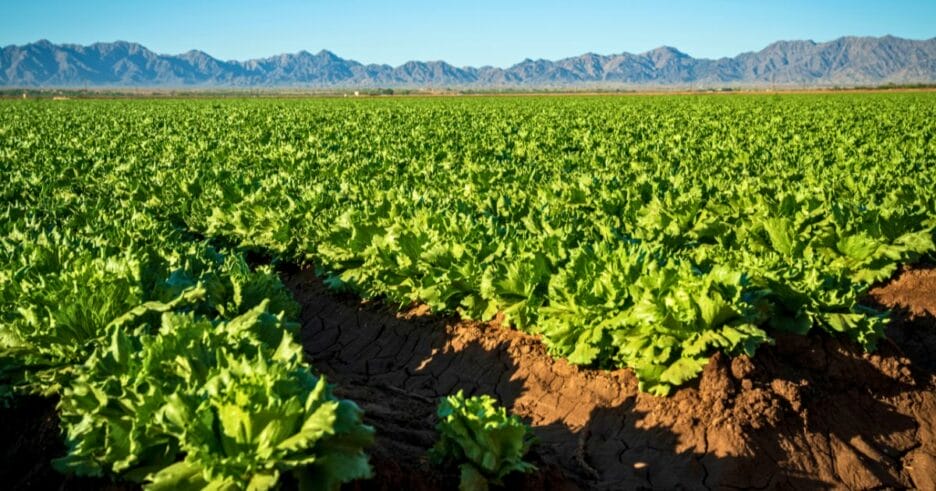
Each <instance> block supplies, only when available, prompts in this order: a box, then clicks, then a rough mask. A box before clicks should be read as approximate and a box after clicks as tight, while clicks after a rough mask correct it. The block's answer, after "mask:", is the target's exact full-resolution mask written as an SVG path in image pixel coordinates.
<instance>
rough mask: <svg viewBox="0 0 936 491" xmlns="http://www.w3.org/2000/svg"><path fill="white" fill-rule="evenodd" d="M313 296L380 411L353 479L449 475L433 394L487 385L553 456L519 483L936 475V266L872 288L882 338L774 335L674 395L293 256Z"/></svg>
mask: <svg viewBox="0 0 936 491" xmlns="http://www.w3.org/2000/svg"><path fill="white" fill-rule="evenodd" d="M283 277H284V281H285V282H286V283H287V285H288V286H289V287H290V289H291V290H292V291H293V293H294V295H295V296H296V298H297V299H298V300H299V301H300V303H301V304H302V306H303V313H302V322H303V329H302V331H301V332H302V333H303V334H302V335H303V344H304V346H305V348H306V351H307V353H308V356H309V357H310V359H311V361H312V363H313V364H314V366H315V367H316V368H317V369H318V370H320V371H321V372H322V373H324V374H325V375H326V377H327V378H328V379H329V380H330V381H331V382H333V383H335V384H337V388H336V392H337V394H338V395H340V396H341V397H346V398H350V399H353V400H354V401H356V402H358V404H359V405H361V406H362V408H363V409H364V410H365V419H366V420H367V422H368V423H369V424H371V425H373V426H374V427H376V428H377V432H378V433H377V435H378V436H377V442H376V444H375V446H374V447H373V448H372V449H371V455H372V462H373V463H374V466H375V472H376V477H375V478H374V479H372V480H370V481H365V482H360V483H357V484H355V485H354V486H353V487H354V488H356V489H453V488H454V487H456V486H457V474H456V473H455V472H454V471H452V470H440V469H436V468H433V467H432V466H430V465H429V463H428V462H427V459H426V452H427V450H428V449H429V448H430V447H431V446H432V444H433V442H434V441H435V439H436V433H435V431H434V425H435V416H434V413H435V406H436V404H437V402H438V399H439V398H440V397H441V396H444V395H447V394H451V393H453V392H456V391H458V390H464V391H465V393H466V394H479V393H485V394H491V395H493V396H495V397H496V398H497V399H498V400H499V401H500V402H501V403H502V404H504V405H505V406H507V407H508V408H510V409H511V410H512V411H513V412H514V413H515V414H518V415H520V416H521V417H522V418H523V419H524V420H526V421H527V422H528V423H529V424H530V425H531V426H532V428H533V432H534V433H535V435H536V437H537V438H538V440H539V442H538V444H537V445H536V446H535V447H534V448H535V452H534V454H533V455H532V456H531V460H532V461H533V462H534V463H536V464H537V465H538V466H539V468H540V472H538V473H536V474H532V475H527V476H513V477H512V479H513V480H512V481H511V482H509V483H507V488H508V489H515V488H520V489H523V488H526V489H640V488H643V489H649V488H659V489H679V488H682V489H735V488H743V489H790V488H796V489H802V488H808V489H817V488H819V489H823V488H842V487H847V488H851V489H869V488H898V489H899V488H917V489H936V357H934V356H933V355H932V353H933V352H934V351H936V320H934V319H936V318H934V315H936V269H934V268H925V269H908V270H906V271H904V272H902V274H900V275H899V276H898V277H897V278H896V279H895V280H893V281H891V282H889V283H888V284H886V285H885V286H882V287H879V288H877V289H875V290H873V291H872V292H871V295H870V297H869V299H868V302H869V303H877V304H879V306H882V307H884V308H889V309H893V310H894V318H895V320H894V322H892V324H891V326H890V327H889V333H888V334H889V339H887V340H883V341H882V342H881V343H880V345H879V348H878V350H877V351H876V352H875V353H873V354H866V353H864V352H863V351H862V350H861V348H860V347H858V346H857V345H855V344H853V343H851V342H848V341H845V340H839V339H834V338H832V337H830V336H827V335H824V334H814V335H810V336H805V337H804V336H795V335H789V336H783V335H775V338H776V344H775V345H774V346H765V347H762V348H761V349H760V350H759V351H758V353H757V356H756V357H755V358H754V359H749V358H747V357H740V358H735V359H728V358H727V357H724V356H721V355H715V356H713V357H712V358H711V359H710V361H709V364H708V365H707V367H706V368H705V371H704V372H703V374H702V376H701V378H700V379H699V380H698V381H697V382H696V383H695V384H693V385H691V386H688V387H684V388H682V389H680V390H678V391H675V393H674V394H672V395H671V396H669V397H666V398H662V397H654V396H651V395H648V394H644V393H640V392H639V391H638V390H637V380H636V379H635V378H634V376H633V374H632V373H631V372H630V371H629V370H616V371H599V370H591V369H583V368H578V367H574V366H571V365H569V364H568V363H566V362H565V361H563V360H554V359H552V358H551V357H550V356H549V355H548V354H547V353H546V351H545V349H544V347H543V346H542V344H541V343H540V342H539V341H538V340H537V339H536V338H535V337H534V336H530V335H527V334H524V333H521V332H518V331H514V330H511V329H506V328H503V327H501V326H500V325H499V323H498V322H497V321H496V320H495V321H494V322H492V323H474V322H464V321H459V320H458V319H455V318H451V317H443V316H437V315H432V314H429V313H427V310H426V308H425V307H424V306H422V307H415V308H410V309H408V310H404V311H403V312H400V311H399V309H397V308H396V306H391V305H384V304H381V303H380V302H362V301H360V300H359V299H357V298H356V297H353V296H349V295H346V296H342V295H335V294H333V293H330V292H328V291H327V290H326V289H325V287H324V286H323V285H322V283H321V282H320V281H319V280H318V279H316V278H315V276H314V275H313V274H312V273H311V271H309V270H294V271H286V272H284V273H283Z"/></svg>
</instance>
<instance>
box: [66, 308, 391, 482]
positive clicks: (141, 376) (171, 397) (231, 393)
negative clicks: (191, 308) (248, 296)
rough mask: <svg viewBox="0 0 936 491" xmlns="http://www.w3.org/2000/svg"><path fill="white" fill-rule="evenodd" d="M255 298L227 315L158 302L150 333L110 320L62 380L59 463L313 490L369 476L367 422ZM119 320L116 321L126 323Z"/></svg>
mask: <svg viewBox="0 0 936 491" xmlns="http://www.w3.org/2000/svg"><path fill="white" fill-rule="evenodd" d="M268 304H269V302H267V301H263V302H262V303H261V304H260V305H258V306H256V307H255V308H253V309H252V310H250V311H248V312H246V313H244V314H241V315H240V316H237V317H235V318H233V319H231V320H216V321H211V320H208V319H205V318H197V317H195V316H194V315H193V314H192V313H188V314H179V313H172V312H165V313H162V314H161V315H160V320H159V325H158V326H154V327H158V328H157V329H155V334H130V333H129V332H128V330H127V329H125V328H124V329H120V328H112V329H111V332H110V335H109V339H110V342H109V343H108V344H107V345H106V346H103V347H102V348H101V349H100V350H98V351H96V352H95V353H94V355H92V356H91V357H90V358H89V359H88V361H87V362H86V363H85V364H84V365H83V366H82V367H81V369H80V370H79V374H78V376H77V377H76V378H75V380H74V381H73V382H72V383H71V384H70V385H69V386H68V387H66V388H65V389H64V391H63V393H62V397H61V402H60V404H59V410H60V414H61V419H62V426H63V429H64V430H65V431H66V434H67V444H68V447H69V453H68V455H67V456H66V457H64V458H62V459H59V460H58V461H56V463H55V465H56V467H57V468H58V469H60V470H63V471H66V472H74V473H77V474H82V475H102V474H104V473H109V472H113V473H117V474H120V475H123V476H125V477H126V478H129V479H132V480H137V481H142V482H144V483H145V487H146V488H148V489H203V488H206V487H207V488H217V489H271V488H273V487H275V486H276V485H277V483H278V481H279V478H280V476H281V475H282V474H283V473H292V474H293V475H294V476H295V478H296V479H297V480H298V482H300V483H303V484H305V485H308V486H309V487H311V488H314V489H337V487H338V485H339V484H340V483H342V482H347V481H350V480H352V479H358V478H363V477H368V476H370V472H371V471H370V467H369V465H368V462H367V456H366V455H365V454H364V452H363V448H364V447H365V446H367V445H368V444H370V442H371V441H372V438H373V430H372V429H371V428H369V427H367V426H365V425H363V424H362V423H361V411H360V409H358V408H357V406H356V405H354V403H352V402H350V401H345V400H339V399H336V398H335V397H334V396H333V395H332V394H331V390H330V388H329V387H328V386H327V384H326V382H325V380H324V378H321V377H317V376H315V375H313V374H312V373H311V371H310V370H309V367H308V366H307V365H305V364H304V363H303V361H302V350H301V347H300V346H299V345H297V344H296V343H295V341H293V338H292V336H293V330H294V329H295V326H294V325H291V324H289V323H287V322H286V321H284V319H283V315H282V314H279V315H273V314H271V313H269V312H268V311H267V308H268ZM125 327H126V326H125Z"/></svg>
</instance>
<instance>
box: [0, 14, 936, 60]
mask: <svg viewBox="0 0 936 491" xmlns="http://www.w3.org/2000/svg"><path fill="white" fill-rule="evenodd" d="M884 34H893V35H895V36H900V37H906V38H911V39H929V38H932V37H936V0H914V1H910V0H905V1H902V0H850V1H842V0H831V1H823V0H783V1H764V0H704V1H703V0H698V1H687V0H678V1H663V0H657V1H600V0H579V1H575V0H568V1H553V0H536V1H529V0H522V1H508V0H499V1H491V0H473V1H459V2H456V1H444V0H438V1H418V0H409V1H396V2H391V1H388V0H384V1H381V0H346V1H323V0H306V1H298V0H289V1H279V2H275V1H265V2H262V1H247V0H203V1H198V0H189V1H183V0H150V1H137V0H123V1H108V0H98V1H92V0H60V1H43V0H29V1H20V0H3V1H2V2H0V45H3V46H5V45H9V44H25V43H28V42H32V41H37V40H39V39H49V40H50V41H52V42H56V43H80V44H90V43H92V42H95V41H114V40H125V41H136V42H139V43H141V44H143V45H145V46H146V47H148V48H150V49H152V50H153V51H156V52H158V53H164V54H176V53H182V52H184V51H188V50H189V49H196V48H197V49H201V50H203V51H206V52H207V53H209V54H211V55H212V56H215V57H217V58H221V59H225V60H229V59H238V60H244V59H248V58H257V57H264V56H271V55H274V54H279V53H284V52H296V51H299V50H307V51H311V52H317V51H319V50H320V49H328V50H331V51H333V52H335V53H336V54H338V55H339V56H342V57H345V58H351V59H355V60H358V61H361V62H364V63H389V64H392V65H398V64H401V63H403V62H405V61H408V60H414V59H415V60H439V59H441V60H445V61H448V62H450V63H452V64H455V65H459V66H461V65H476V66H479V65H485V64H488V65H494V66H509V65H512V64H514V63H517V62H519V61H521V60H522V59H524V58H527V57H529V58H534V59H535V58H547V59H557V58H562V57H566V56H575V55H579V54H582V53H586V52H594V53H600V54H611V53H620V52H622V51H629V52H632V53H639V52H643V51H647V50H649V49H653V48H655V47H658V46H661V45H669V46H674V47H676V48H679V49H680V50H682V51H684V52H686V53H689V54H690V55H692V56H696V57H707V58H718V57H722V56H734V55H736V54H738V53H741V52H744V51H753V50H758V49H761V48H763V47H764V46H766V45H767V44H769V43H770V42H772V41H776V40H780V39H784V40H789V39H813V40H815V41H828V40H831V39H834V38H837V37H839V36H843V35H874V36H880V35H884Z"/></svg>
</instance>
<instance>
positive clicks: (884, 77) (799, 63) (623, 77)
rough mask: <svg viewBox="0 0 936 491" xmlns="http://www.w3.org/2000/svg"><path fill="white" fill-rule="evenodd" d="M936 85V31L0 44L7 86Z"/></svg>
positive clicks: (1, 76) (1, 78) (0, 74)
mask: <svg viewBox="0 0 936 491" xmlns="http://www.w3.org/2000/svg"><path fill="white" fill-rule="evenodd" d="M934 82H936V38H933V39H928V40H924V41H917V40H909V39H901V38H898V37H894V36H884V37H879V38H878V37H843V38H839V39H836V40H834V41H829V42H825V43H816V42H813V41H778V42H775V43H773V44H771V45H769V46H767V47H766V48H764V49H762V50H760V51H757V52H749V53H742V54H740V55H738V56H735V57H733V58H719V59H717V60H711V59H704V58H693V57H691V56H689V55H687V54H685V53H683V52H681V51H679V50H678V49H676V48H671V47H668V46H663V47H660V48H657V49H654V50H652V51H647V52H646V53H640V54H631V53H620V54H613V55H597V54H594V53H586V54H584V55H581V56H577V57H573V58H565V59H561V60H557V61H549V60H530V59H527V60H523V61H522V62H520V63H517V64H516V65H513V66H511V67H509V68H495V67H489V66H485V67H480V68H475V67H455V66H452V65H450V64H448V63H446V62H444V61H429V62H422V61H410V62H407V63H404V64H403V65H400V66H398V67H393V66H390V65H373V64H372V65H364V64H362V63H359V62H356V61H354V60H346V59H344V58H341V57H339V56H337V55H335V54H334V53H331V52H329V51H325V50H323V51H320V52H318V53H316V54H312V53H309V52H306V51H300V52H298V53H295V54H282V55H278V56H273V57H270V58H262V59H255V60H247V61H222V60H218V59H216V58H213V57H212V56H210V55H208V54H207V53H204V52H202V51H194V50H193V51H189V52H187V53H183V54H179V55H160V54H156V53H154V52H152V51H150V50H148V49H147V48H145V47H144V46H141V45H139V44H136V43H129V42H125V41H117V42H113V43H95V44H92V45H90V46H80V45H76V44H53V43H51V42H49V41H46V40H42V41H38V42H35V43H31V44H27V45H25V46H7V47H5V48H3V49H2V51H0V86H2V87H84V86H90V87H154V88H157V87H308V88H355V87H360V88H369V87H408V88H416V87H419V88H425V87H440V88H441V87H453V88H456V87H457V88H481V89H484V88H549V87H576V86H579V87H589V86H594V87H615V86H617V87H627V86H688V85H693V86H696V87H729V86H766V85H775V86H833V85H837V86H855V85H877V84H887V83H901V84H902V83H934Z"/></svg>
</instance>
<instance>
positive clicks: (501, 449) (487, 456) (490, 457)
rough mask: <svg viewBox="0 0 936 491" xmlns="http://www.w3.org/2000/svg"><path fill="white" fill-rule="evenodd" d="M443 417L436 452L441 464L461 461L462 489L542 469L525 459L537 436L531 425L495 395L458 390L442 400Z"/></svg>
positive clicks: (466, 490) (479, 487)
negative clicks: (470, 394) (508, 412)
mask: <svg viewBox="0 0 936 491" xmlns="http://www.w3.org/2000/svg"><path fill="white" fill-rule="evenodd" d="M437 416H438V418H439V423H438V424H437V425H436V429H437V430H438V431H439V441H438V442H437V443H436V445H435V446H434V447H433V448H432V450H431V452H430V457H431V458H432V460H433V461H434V462H436V463H437V464H445V463H454V464H457V465H458V466H459V469H460V470H461V483H460V485H459V489H461V490H463V491H470V490H486V489H488V483H492V484H496V485H501V484H503V481H502V480H503V478H504V477H505V476H507V475H508V474H510V473H512V472H532V471H534V470H536V467H535V466H534V465H533V464H530V463H528V462H524V461H523V457H524V455H526V453H527V451H528V450H529V449H530V445H532V444H533V441H534V438H533V436H532V434H531V433H530V428H529V427H528V426H527V425H526V424H524V423H523V422H522V421H521V420H520V418H519V417H518V416H516V415H511V414H507V410H506V409H504V408H503V407H501V406H499V405H498V404H497V401H496V400H494V398H492V397H491V396H488V395H481V396H473V397H465V395H464V393H463V392H462V391H458V393H457V394H455V395H452V396H448V397H445V398H443V399H442V401H441V402H440V403H439V408H438V411H437Z"/></svg>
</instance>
